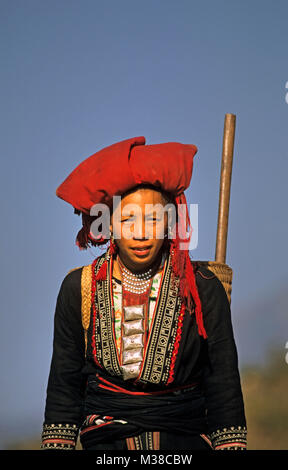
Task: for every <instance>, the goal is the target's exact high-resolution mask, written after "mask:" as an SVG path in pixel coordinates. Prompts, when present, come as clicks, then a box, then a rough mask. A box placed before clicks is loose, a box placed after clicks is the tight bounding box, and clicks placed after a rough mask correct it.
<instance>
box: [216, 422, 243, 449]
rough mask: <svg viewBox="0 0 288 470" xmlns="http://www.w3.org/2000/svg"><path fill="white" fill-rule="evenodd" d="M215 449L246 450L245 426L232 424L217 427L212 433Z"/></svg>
mask: <svg viewBox="0 0 288 470" xmlns="http://www.w3.org/2000/svg"><path fill="white" fill-rule="evenodd" d="M210 437H211V441H212V444H213V447H214V450H225V449H226V450H245V449H246V447H247V429H246V427H245V426H231V427H227V428H223V429H217V431H214V432H212V433H211V435H210Z"/></svg>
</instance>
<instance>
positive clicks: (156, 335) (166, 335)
mask: <svg viewBox="0 0 288 470" xmlns="http://www.w3.org/2000/svg"><path fill="white" fill-rule="evenodd" d="M172 276H173V273H172V267H171V259H170V257H169V260H168V262H167V263H166V266H165V267H164V271H163V280H162V285H161V287H160V292H159V293H158V295H159V298H158V302H157V305H156V309H155V312H154V318H153V321H152V325H151V328H150V332H149V337H148V341H147V345H146V351H145V354H144V357H145V359H144V361H143V366H142V371H141V373H140V377H139V378H138V379H137V380H136V382H140V383H154V384H159V383H161V382H162V383H164V384H167V381H168V378H169V370H170V365H171V359H172V353H173V350H174V344H175V341H176V334H177V324H178V318H179V314H180V309H181V300H180V297H179V296H178V290H179V280H178V279H174V278H173V279H172Z"/></svg>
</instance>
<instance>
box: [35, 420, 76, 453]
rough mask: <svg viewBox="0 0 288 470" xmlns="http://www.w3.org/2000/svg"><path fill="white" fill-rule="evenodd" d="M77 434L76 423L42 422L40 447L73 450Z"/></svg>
mask: <svg viewBox="0 0 288 470" xmlns="http://www.w3.org/2000/svg"><path fill="white" fill-rule="evenodd" d="M77 435H78V426H77V425H76V424H44V426H43V432H42V445H41V449H63V450H73V449H74V448H75V446H76V441H77Z"/></svg>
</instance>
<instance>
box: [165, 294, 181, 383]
mask: <svg viewBox="0 0 288 470" xmlns="http://www.w3.org/2000/svg"><path fill="white" fill-rule="evenodd" d="M184 313H185V304H184V303H183V304H182V306H181V310H180V313H179V318H178V326H177V334H176V340H175V344H174V349H173V353H172V359H171V365H170V371H169V377H168V381H167V385H169V384H170V383H171V382H173V379H174V368H175V362H176V358H177V354H178V349H179V344H180V340H181V335H182V326H183V318H184Z"/></svg>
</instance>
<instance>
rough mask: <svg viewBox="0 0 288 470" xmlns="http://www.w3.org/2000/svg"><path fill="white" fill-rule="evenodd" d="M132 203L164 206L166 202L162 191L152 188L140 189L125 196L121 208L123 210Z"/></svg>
mask: <svg viewBox="0 0 288 470" xmlns="http://www.w3.org/2000/svg"><path fill="white" fill-rule="evenodd" d="M131 203H134V204H135V203H136V204H137V203H138V204H145V203H147V204H148V203H153V204H156V203H160V204H164V203H165V200H164V197H163V195H162V193H161V192H160V191H157V190H155V189H150V188H139V189H136V190H135V191H133V192H131V193H129V194H126V195H124V197H122V198H121V207H122V208H123V207H124V206H125V205H127V204H131Z"/></svg>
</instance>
